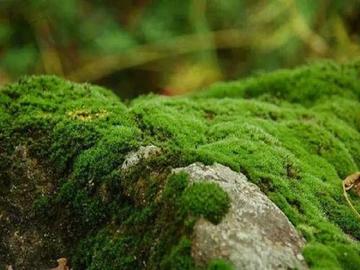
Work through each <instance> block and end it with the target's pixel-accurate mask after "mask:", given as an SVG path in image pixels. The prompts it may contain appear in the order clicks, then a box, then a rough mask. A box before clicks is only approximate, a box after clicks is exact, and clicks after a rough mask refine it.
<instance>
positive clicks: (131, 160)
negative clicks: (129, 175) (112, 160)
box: [121, 145, 161, 171]
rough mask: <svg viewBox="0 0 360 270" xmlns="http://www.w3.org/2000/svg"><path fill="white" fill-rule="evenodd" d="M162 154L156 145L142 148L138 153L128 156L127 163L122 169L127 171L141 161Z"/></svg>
mask: <svg viewBox="0 0 360 270" xmlns="http://www.w3.org/2000/svg"><path fill="white" fill-rule="evenodd" d="M160 152H161V149H160V148H159V147H157V146H155V145H147V146H140V148H139V149H138V150H137V151H133V152H130V153H129V154H128V155H127V156H126V158H125V161H124V162H123V164H122V165H121V169H122V170H123V171H127V170H129V169H131V168H132V167H134V166H136V165H137V164H139V163H140V161H142V160H146V159H148V158H150V157H153V156H156V155H158V154H159V153H160Z"/></svg>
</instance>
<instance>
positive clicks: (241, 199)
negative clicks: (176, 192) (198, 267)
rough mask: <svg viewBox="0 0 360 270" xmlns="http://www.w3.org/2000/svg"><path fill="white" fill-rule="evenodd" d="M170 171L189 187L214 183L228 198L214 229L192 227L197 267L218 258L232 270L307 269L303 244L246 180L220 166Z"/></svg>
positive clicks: (205, 225)
mask: <svg viewBox="0 0 360 270" xmlns="http://www.w3.org/2000/svg"><path fill="white" fill-rule="evenodd" d="M173 171H174V172H179V171H185V172H187V173H188V174H189V176H190V179H191V181H192V182H196V181H211V182H215V183H218V184H219V185H220V186H221V187H222V188H223V189H224V190H225V191H226V192H228V194H229V196H230V198H231V207H230V209H229V212H228V213H227V214H226V215H225V217H224V218H223V220H222V221H221V222H220V223H219V224H218V225H214V224H212V223H211V222H209V221H208V220H205V219H200V220H198V221H197V223H196V224H195V227H194V233H193V246H192V256H193V258H194V259H195V261H196V262H197V263H199V264H205V263H206V262H208V261H210V260H211V259H220V258H222V259H225V260H228V261H230V262H231V263H232V264H233V265H234V266H235V268H236V269H248V270H253V269H254V270H255V269H256V270H257V269H307V266H306V264H305V261H304V259H303V256H302V254H301V250H302V247H303V245H304V242H305V240H304V239H303V238H302V237H301V236H300V235H299V234H298V233H297V232H296V230H295V228H294V226H293V225H292V224H291V223H290V221H289V220H288V218H287V217H286V216H285V215H284V213H283V212H282V211H281V210H280V209H279V208H278V207H277V206H276V205H275V204H274V203H273V202H272V201H270V199H269V198H268V197H267V196H266V195H265V194H264V193H262V192H261V191H260V189H259V188H258V187H257V186H256V185H254V184H252V183H250V182H248V181H247V178H246V176H245V175H243V174H241V173H237V172H234V171H232V170H231V169H230V168H228V167H226V166H223V165H220V164H214V165H212V166H205V165H203V164H200V163H195V164H192V165H190V166H188V167H185V168H178V169H174V170H173Z"/></svg>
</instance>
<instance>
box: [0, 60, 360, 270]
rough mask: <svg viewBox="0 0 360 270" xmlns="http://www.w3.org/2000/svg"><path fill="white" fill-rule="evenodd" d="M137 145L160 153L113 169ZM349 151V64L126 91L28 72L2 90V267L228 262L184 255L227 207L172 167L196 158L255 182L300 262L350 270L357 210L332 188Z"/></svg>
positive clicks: (356, 73)
mask: <svg viewBox="0 0 360 270" xmlns="http://www.w3.org/2000/svg"><path fill="white" fill-rule="evenodd" d="M146 145H154V146H156V147H157V148H159V149H161V154H160V155H149V158H147V159H143V160H142V162H138V163H135V165H134V166H130V167H129V166H126V167H127V168H128V169H126V170H124V169H122V166H124V164H123V163H124V161H125V159H126V157H128V155H130V154H129V153H134V152H135V151H136V150H138V149H139V148H140V147H141V146H146ZM359 153H360V63H359V62H354V63H350V64H346V65H336V64H334V63H321V64H314V65H310V66H305V67H301V68H298V69H295V70H292V71H289V70H284V71H278V72H275V73H270V74H265V75H258V76H255V77H252V78H250V79H247V80H242V81H237V82H230V83H221V84H217V85H214V86H212V87H210V89H207V90H206V91H203V92H201V93H200V94H195V95H190V96H186V97H162V96H155V95H150V96H144V97H140V98H137V99H135V100H133V101H131V102H130V103H124V102H121V101H120V100H119V99H118V97H116V96H115V95H113V94H112V93H111V92H110V91H108V90H105V89H103V88H100V87H96V86H91V85H88V84H74V83H71V82H67V81H64V80H62V79H60V78H57V77H52V76H38V77H25V78H23V79H22V80H20V81H19V82H17V83H14V84H11V85H8V86H5V87H4V88H2V89H1V90H0V269H1V268H2V267H4V265H5V264H12V265H14V266H15V267H17V268H16V269H31V268H33V269H42V268H48V267H51V266H52V262H54V261H55V259H57V258H59V257H67V258H68V259H69V261H70V262H71V264H72V266H73V268H74V269H203V268H207V267H208V268H209V269H229V267H230V266H229V264H228V263H227V262H224V261H221V260H220V261H219V260H215V261H210V262H207V263H206V264H207V265H197V264H196V263H195V262H194V260H193V258H192V257H191V248H192V233H193V229H194V224H195V223H196V220H197V219H199V218H201V217H203V218H207V219H208V220H209V221H210V222H213V223H214V224H216V223H218V222H220V221H221V217H223V216H224V215H225V214H226V213H223V214H222V213H219V212H218V211H217V210H218V209H221V210H222V211H224V212H226V211H227V209H226V207H225V208H224V207H218V204H217V203H216V205H215V207H214V209H213V208H212V205H213V203H214V202H216V199H217V198H215V199H214V198H212V199H209V205H208V207H204V208H203V209H200V208H198V207H197V202H194V201H192V199H193V198H194V196H193V194H192V192H202V191H203V190H206V189H213V188H210V187H204V188H201V187H200V188H197V189H198V190H194V188H192V189H191V188H189V184H190V183H189V178H188V176H187V175H186V174H183V173H180V174H171V171H172V169H173V168H177V167H185V166H187V165H189V164H191V163H194V162H202V163H204V164H209V165H211V164H213V163H215V162H217V163H220V164H223V165H225V166H228V167H230V168H231V169H232V170H234V171H238V172H242V173H243V174H245V175H246V176H247V178H248V180H249V181H251V182H252V183H254V184H256V185H257V186H258V187H259V188H260V189H261V190H262V192H263V193H265V194H266V195H267V196H268V197H269V198H270V199H271V200H272V201H273V202H274V203H275V204H276V205H277V206H278V207H279V208H280V209H281V210H282V211H283V212H284V213H285V214H286V216H287V217H288V218H289V220H290V221H291V222H292V224H293V225H294V226H295V228H296V229H297V231H298V232H299V233H300V234H302V235H303V237H304V238H305V239H306V243H307V244H306V246H305V248H304V250H303V255H304V257H305V260H306V262H307V264H308V266H309V267H310V268H312V269H359V265H360V246H359V240H360V221H359V219H358V217H357V216H356V215H355V214H354V212H353V211H352V209H351V208H350V207H349V206H348V204H347V202H346V200H345V199H344V197H343V194H342V186H341V180H342V179H343V178H344V177H346V176H347V175H349V174H351V173H353V172H355V171H358V170H359V167H360V155H359ZM205 180H206V179H205ZM216 192H219V194H223V193H222V192H221V191H219V190H218V191H216ZM216 192H215V193H216ZM215 193H214V194H215ZM349 195H350V197H351V200H352V202H353V204H354V206H355V208H356V209H357V210H358V211H360V198H359V197H358V196H356V194H354V193H351V192H350V193H349ZM221 196H222V197H223V198H226V196H223V195H221ZM221 196H220V197H221ZM225 200H226V199H225ZM224 205H226V202H224ZM204 209H205V210H204ZM214 213H215V214H214Z"/></svg>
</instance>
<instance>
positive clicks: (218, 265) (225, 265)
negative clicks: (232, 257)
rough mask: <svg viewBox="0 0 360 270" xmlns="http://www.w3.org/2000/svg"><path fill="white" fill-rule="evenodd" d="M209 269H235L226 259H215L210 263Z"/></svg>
mask: <svg viewBox="0 0 360 270" xmlns="http://www.w3.org/2000/svg"><path fill="white" fill-rule="evenodd" d="M207 269H208V270H233V269H234V267H233V266H232V265H231V264H230V263H229V262H227V261H224V260H220V259H218V260H213V261H211V262H210V263H209V266H208V268H207Z"/></svg>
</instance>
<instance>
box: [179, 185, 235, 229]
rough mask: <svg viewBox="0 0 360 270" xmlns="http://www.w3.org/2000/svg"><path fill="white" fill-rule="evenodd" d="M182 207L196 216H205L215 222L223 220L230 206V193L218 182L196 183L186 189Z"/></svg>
mask: <svg viewBox="0 0 360 270" xmlns="http://www.w3.org/2000/svg"><path fill="white" fill-rule="evenodd" d="M181 207H182V209H183V210H184V211H185V212H187V213H189V214H190V215H193V216H195V217H204V218H206V219H208V220H209V221H211V222H212V223H214V224H217V223H219V222H220V221H221V219H222V217H223V216H224V215H225V214H226V213H227V211H228V209H229V207H230V198H229V195H228V194H227V193H226V192H225V191H224V190H223V189H222V188H221V187H220V186H219V185H218V184H216V183H208V182H200V183H194V184H192V185H190V186H189V187H188V188H186V189H185V191H184V193H183V195H182V198H181Z"/></svg>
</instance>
